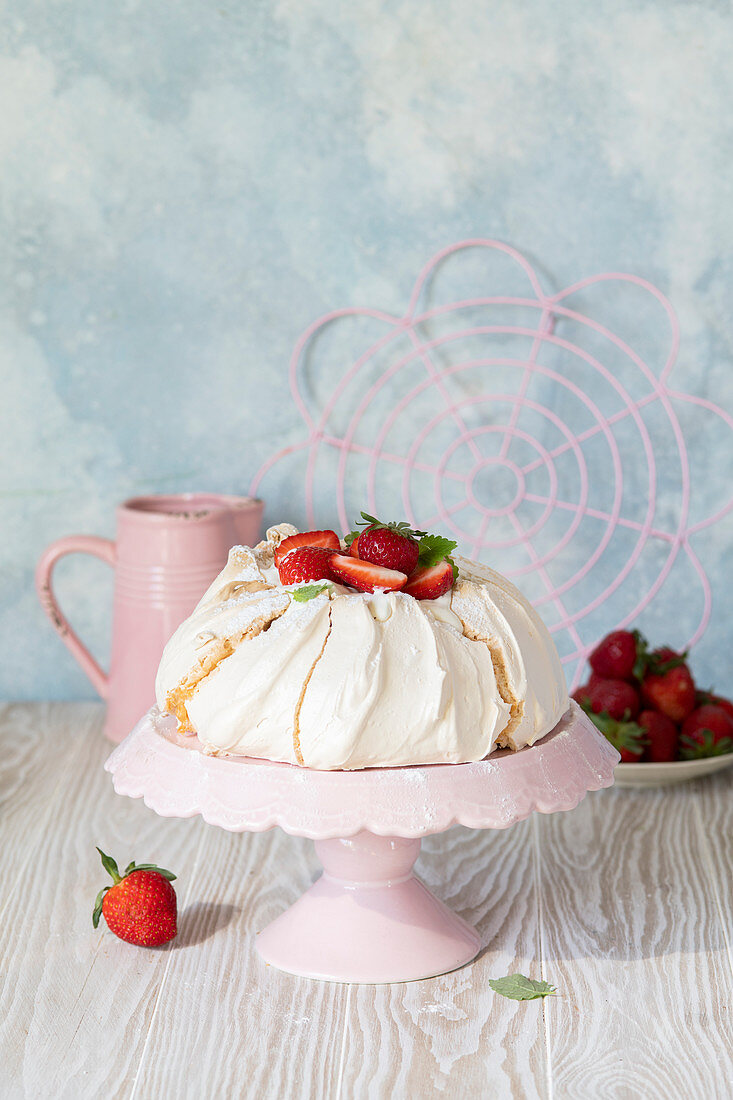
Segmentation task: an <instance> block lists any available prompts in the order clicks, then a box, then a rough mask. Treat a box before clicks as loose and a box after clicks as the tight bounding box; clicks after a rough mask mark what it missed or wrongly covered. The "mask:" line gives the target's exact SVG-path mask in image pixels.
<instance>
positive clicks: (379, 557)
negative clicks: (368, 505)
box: [347, 512, 425, 577]
mask: <svg viewBox="0 0 733 1100" xmlns="http://www.w3.org/2000/svg"><path fill="white" fill-rule="evenodd" d="M361 517H362V520H363V521H364V523H366V524H367V526H366V527H365V528H364V530H363V531H362V532H361V534H359V535H357V534H356V532H352V535H351V536H350V537H349V538H347V542H348V543H349V545H350V546H351V545H352V544H353V542H354V541H356V539H358V541H359V547H358V556H359V557H360V558H361V560H362V561H370V562H371V563H372V565H379V566H381V567H382V568H383V569H393V570H395V571H396V572H397V573H404V574H405V576H406V577H409V575H410V573H412V571H413V569H415V567H416V566H417V559H418V557H419V555H420V544H419V542H418V539H419V538H420V537H421V536H423V535H424V534H425V532H424V531H413V529H412V528H411V527H410V525H409V523H382V522H381V520H378V519H375V517H374V516H370V515H368V514H367V513H366V512H362V513H361ZM359 526H362V524H359Z"/></svg>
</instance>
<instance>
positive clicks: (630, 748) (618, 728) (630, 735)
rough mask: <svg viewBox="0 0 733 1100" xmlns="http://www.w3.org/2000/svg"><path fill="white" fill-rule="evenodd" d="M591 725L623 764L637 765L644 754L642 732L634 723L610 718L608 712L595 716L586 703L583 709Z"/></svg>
mask: <svg viewBox="0 0 733 1100" xmlns="http://www.w3.org/2000/svg"><path fill="white" fill-rule="evenodd" d="M583 709H584V710H585V712H586V714H587V715H588V717H589V718H590V720H591V722H592V723H593V725H594V726H595V727H596V728H597V729H599V730H600V731H601V733H602V734H603V735H604V737H605V738H606V739H607V740H608V741H610V742H611V744H612V745H613V747H614V748H615V749H616V751H617V752H618V754H619V755H620V757H621V762H622V763H623V764H638V762H639V761H640V760H641V757H642V753H643V752H644V746H645V743H646V742H645V740H644V731H643V730H642V729H641V727H640V726H639V725H638V724H637V723H636V722H623V721H621V722H620V721H618V719H616V718H612V717H611V715H610V714H609V713H608V711H603V713H601V714H596V713H594V712H593V711H592V710H590V708H589V706H588V704H587V701H586V704H585V705H584V708H583Z"/></svg>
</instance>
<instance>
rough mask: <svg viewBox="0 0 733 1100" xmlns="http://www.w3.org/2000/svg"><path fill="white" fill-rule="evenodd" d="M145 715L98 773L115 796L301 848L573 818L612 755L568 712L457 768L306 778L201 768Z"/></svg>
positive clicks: (580, 717) (233, 765)
mask: <svg viewBox="0 0 733 1100" xmlns="http://www.w3.org/2000/svg"><path fill="white" fill-rule="evenodd" d="M174 725H175V720H174V719H170V718H166V717H165V716H161V715H160V714H159V712H157V710H156V708H152V710H151V711H149V712H148V713H147V714H146V715H145V716H144V717H143V718H142V719H141V720H140V722H138V724H137V726H136V727H135V729H134V730H133V731H132V733H131V734H130V735H129V736H128V737H127V738H126V739H125V740H124V741H123V742H122V744H120V745H119V746H117V748H116V749H115V750H114V751H113V752H112V754H111V756H110V757H109V758H108V760H107V762H106V763H105V770H106V771H108V772H110V773H111V775H112V780H113V783H114V788H115V790H116V791H117V793H118V794H122V795H127V796H129V797H132V798H142V799H143V801H144V803H145V805H146V806H148V807H149V808H150V809H152V810H154V811H155V812H156V813H157V814H159V815H160V816H162V817H194V816H196V815H197V814H200V815H201V817H203V819H204V820H205V821H206V822H207V823H208V824H210V825H216V826H218V827H219V828H223V829H227V830H229V831H230V832H260V831H262V830H265V829H270V828H272V827H274V826H276V825H277V826H280V828H282V829H283V830H284V831H285V832H287V833H290V834H291V835H293V836H305V837H309V838H310V839H311V840H325V839H331V838H335V837H349V836H354V835H355V834H356V833H359V832H361V831H362V830H368V831H369V832H371V833H374V834H376V835H378V836H397V837H421V836H427V835H429V834H431V833H439V832H443V831H444V830H445V829H448V828H450V827H451V826H452V825H465V826H467V827H468V828H474V829H486V828H490V829H504V828H508V827H509V826H510V825H513V824H515V823H516V822H517V821H521V820H522V819H523V818H525V817H527V816H528V815H529V814H530V813H532V812H533V811H534V810H537V811H539V812H540V813H555V812H557V811H560V810H570V809H573V808H574V807H575V806H577V805H578V803H579V802H580V801H581V799H582V798H583V797H584V796H585V794H586V793H587V792H588V791H592V790H599V789H601V788H603V787H608V786H611V784H612V783H613V770H614V767H615V765H616V763H617V762H618V754H617V753H616V751H615V749H613V748H612V746H611V745H610V744H609V743H608V741H607V740H606V739H605V738H604V737H603V736H602V734H600V733H599V732H598V730H597V729H596V728H595V726H594V725H593V724H592V723H591V722H590V721H589V719H588V718H587V716H586V715H585V714H584V713H583V712H582V710H581V709H580V708H579V707H578V706H577V704H576V703H575V702H573V701H572V700H571V702H570V706H569V709H568V711H567V712H566V714H565V715H564V717H563V718H562V720H561V721H560V722H559V723H558V725H557V726H556V727H555V729H554V730H553V731H552V732H551V733H549V734H547V736H546V737H544V738H543V739H542V740H541V741H538V742H537V743H536V744H535V745H532V746H528V747H527V748H524V749H521V750H520V751H519V752H510V751H502V752H498V753H493V754H492V755H491V756H489V757H487V758H486V759H485V760H481V761H477V762H475V763H468V764H429V765H418V766H412V767H399V768H370V769H365V770H361V771H315V770H313V769H310V768H299V767H297V766H295V765H292V764H282V763H274V762H272V761H268V760H255V759H251V758H248V757H215V756H207V755H206V754H204V753H203V752H202V751H201V749H200V744H199V742H198V740H197V738H195V737H181V736H180V735H179V734H177V733H175V732H174V729H173V728H172V727H173V726H174Z"/></svg>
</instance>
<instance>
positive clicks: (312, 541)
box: [275, 531, 341, 568]
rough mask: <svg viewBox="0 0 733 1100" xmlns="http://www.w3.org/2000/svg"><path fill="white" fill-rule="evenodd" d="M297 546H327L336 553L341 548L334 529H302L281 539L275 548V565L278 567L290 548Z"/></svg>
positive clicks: (296, 547) (295, 548)
mask: <svg viewBox="0 0 733 1100" xmlns="http://www.w3.org/2000/svg"><path fill="white" fill-rule="evenodd" d="M299 546H327V547H329V548H330V549H331V550H335V551H336V552H337V553H338V551H339V550H340V549H341V543H340V542H339V537H338V535H337V534H336V532H335V531H302V532H300V533H299V534H297V535H291V536H290V537H289V538H287V539H283V540H282V542H281V543H280V545H279V546H277V547H276V548H275V565H277V566H278V568H279V567H280V562H281V561H282V560H283V558H284V557H286V556H287V555H288V554H289V553H290V551H291V550H297V549H298V547H299Z"/></svg>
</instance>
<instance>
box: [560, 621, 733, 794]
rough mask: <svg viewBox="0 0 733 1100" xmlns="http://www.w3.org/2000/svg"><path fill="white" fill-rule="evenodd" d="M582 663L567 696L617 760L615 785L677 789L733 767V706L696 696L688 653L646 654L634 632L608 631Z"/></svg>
mask: <svg viewBox="0 0 733 1100" xmlns="http://www.w3.org/2000/svg"><path fill="white" fill-rule="evenodd" d="M588 663H589V665H590V674H589V676H588V679H587V681H586V682H585V683H584V684H582V685H581V686H580V687H578V688H576V689H575V691H574V692H573V698H574V699H575V700H576V702H578V703H579V704H580V705H581V707H582V708H583V710H584V711H585V712H586V714H587V715H588V717H589V718H590V719H591V720H592V721H593V723H594V724H595V725H596V726H597V727H598V729H599V730H600V731H601V733H603V734H604V736H605V737H607V738H608V740H609V741H610V742H611V744H612V745H613V746H614V748H616V749H617V750H618V752H619V753H620V754H621V763H620V764H619V765H618V766H617V767H616V785H617V786H619V787H658V786H662V785H663V784H666V783H681V782H683V781H684V780H687V779H697V778H699V777H700V776H703V775H709V774H711V773H712V772H716V771H719V770H721V769H722V768H727V767H730V765H731V764H733V703H732V702H731V701H730V700H729V699H726V698H724V697H723V696H722V695H717V694H716V693H715V692H714V691H713V690H712V689H710V690H706V691H702V690H700V688H699V687H698V686H697V685H696V683H695V680H694V678H693V676H692V673H691V671H690V667H689V664H688V653H687V651H685V652H684V653H677V652H676V651H675V650H673V649H671V648H670V647H669V646H660V647H659V648H657V649H650V647H649V644H648V642H647V640H646V638H644V636H643V635H642V634H641V633H640V632H639V631H638V630H614V631H612V632H611V633H610V634H607V635H606V637H605V638H603V639H602V640H601V641H600V642H599V643H598V645H597V646H596V648H595V649H594V650H593V652H592V653H591V654H590V657H589V658H588Z"/></svg>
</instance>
